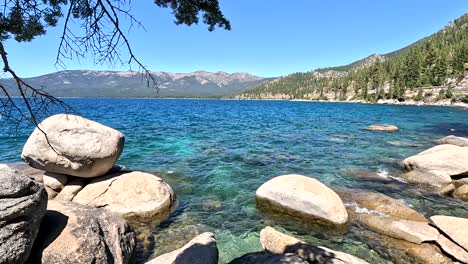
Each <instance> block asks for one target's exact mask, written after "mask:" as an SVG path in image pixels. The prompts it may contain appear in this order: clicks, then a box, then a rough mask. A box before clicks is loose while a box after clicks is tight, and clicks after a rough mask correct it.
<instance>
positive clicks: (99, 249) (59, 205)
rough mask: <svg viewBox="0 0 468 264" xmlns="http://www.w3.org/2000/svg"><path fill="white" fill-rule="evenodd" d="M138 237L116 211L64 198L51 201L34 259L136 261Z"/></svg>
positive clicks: (65, 263) (78, 262)
mask: <svg viewBox="0 0 468 264" xmlns="http://www.w3.org/2000/svg"><path fill="white" fill-rule="evenodd" d="M135 246H136V238H135V233H134V232H133V229H132V228H131V227H130V226H129V225H128V224H127V222H126V221H125V220H124V219H123V218H122V217H120V216H119V215H117V214H114V213H112V212H109V211H108V210H105V209H97V208H93V207H89V206H84V205H79V204H76V203H72V202H65V201H55V200H51V201H49V204H48V206H47V213H46V215H45V217H44V219H43V221H42V224H41V228H40V230H39V234H38V236H37V238H36V242H35V244H34V248H33V250H32V253H31V258H30V260H31V262H39V263H61V264H72V263H76V264H81V263H82V264H87V263H96V264H97V263H99V264H101V263H109V264H110V263H123V264H125V263H133V262H134V258H135Z"/></svg>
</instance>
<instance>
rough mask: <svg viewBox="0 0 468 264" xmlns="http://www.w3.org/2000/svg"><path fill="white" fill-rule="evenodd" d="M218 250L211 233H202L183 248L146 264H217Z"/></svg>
mask: <svg viewBox="0 0 468 264" xmlns="http://www.w3.org/2000/svg"><path fill="white" fill-rule="evenodd" d="M217 263H218V248H217V247H216V240H215V238H214V235H213V234H212V233H203V234H200V235H198V236H196V237H195V238H194V239H192V240H190V242H189V243H187V244H186V245H185V246H184V247H182V248H180V249H178V250H175V251H172V252H169V253H166V254H164V255H161V256H159V257H156V258H154V259H152V260H150V261H149V262H146V264H217Z"/></svg>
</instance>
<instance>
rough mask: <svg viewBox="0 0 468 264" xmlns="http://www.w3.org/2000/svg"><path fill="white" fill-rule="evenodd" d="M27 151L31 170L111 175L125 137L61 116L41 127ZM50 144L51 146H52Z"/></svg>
mask: <svg viewBox="0 0 468 264" xmlns="http://www.w3.org/2000/svg"><path fill="white" fill-rule="evenodd" d="M39 127H40V128H41V129H42V130H43V131H44V132H45V133H46V134H47V139H46V137H45V135H44V133H43V132H42V131H41V130H39V128H36V129H35V130H34V131H33V133H32V134H31V135H30V136H29V138H28V140H27V141H26V144H25V145H24V147H23V152H22V153H21V158H22V159H23V160H24V161H25V162H26V163H28V164H29V165H30V166H32V167H34V168H37V169H42V170H45V171H49V172H54V173H59V174H67V175H73V176H78V177H84V178H91V177H96V176H101V175H104V174H105V173H107V172H108V171H109V170H110V169H111V168H112V166H113V165H114V163H115V161H116V160H117V159H118V157H119V156H120V153H121V152H122V149H123V146H124V141H125V138H124V135H123V134H122V133H120V132H119V131H117V130H115V129H112V128H110V127H107V126H104V125H102V124H99V123H97V122H94V121H91V120H88V119H86V118H83V117H80V116H75V115H67V114H60V115H54V116H51V117H49V118H47V119H45V120H44V121H42V122H41V123H40V124H39ZM49 143H50V144H49Z"/></svg>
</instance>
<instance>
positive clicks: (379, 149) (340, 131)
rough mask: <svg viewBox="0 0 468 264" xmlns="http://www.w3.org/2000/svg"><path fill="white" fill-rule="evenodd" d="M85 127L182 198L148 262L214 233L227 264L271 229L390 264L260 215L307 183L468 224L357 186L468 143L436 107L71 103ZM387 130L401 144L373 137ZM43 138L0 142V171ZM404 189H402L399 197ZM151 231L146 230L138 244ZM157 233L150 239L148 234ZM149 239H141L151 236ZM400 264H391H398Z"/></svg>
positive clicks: (352, 242) (429, 201) (452, 211)
mask: <svg viewBox="0 0 468 264" xmlns="http://www.w3.org/2000/svg"><path fill="white" fill-rule="evenodd" d="M67 102H68V103H69V104H71V105H72V106H73V107H74V108H75V109H76V110H77V111H78V112H79V113H80V114H81V115H83V116H85V117H87V118H89V119H92V120H96V121H98V122H101V123H103V124H105V125H108V126H111V127H113V128H115V129H117V130H119V131H121V132H123V133H124V134H125V136H126V144H125V149H124V152H123V154H122V156H121V158H120V160H119V161H118V164H122V165H125V166H126V167H128V168H130V169H135V170H144V171H148V172H152V173H155V174H157V175H159V176H160V177H161V178H163V179H164V180H166V181H167V182H168V183H169V184H170V185H171V186H172V187H173V189H174V190H175V192H176V193H177V199H178V207H177V209H176V210H175V212H174V213H173V215H172V216H171V218H170V219H169V220H167V221H165V222H163V223H162V224H161V225H159V226H151V227H149V229H150V232H146V233H147V235H146V239H145V242H144V243H143V242H141V243H139V249H138V261H139V262H144V261H145V260H148V259H150V258H152V257H153V256H155V255H160V254H162V253H165V252H167V251H170V250H174V249H176V248H177V247H180V246H182V245H183V244H184V243H185V242H187V241H189V240H190V239H191V238H193V237H194V236H195V235H196V234H197V233H199V232H203V231H210V232H213V233H214V234H215V236H216V239H217V243H218V248H219V251H220V262H221V263H227V262H229V261H230V260H232V259H233V258H235V257H238V256H241V255H242V254H245V253H247V252H254V251H259V250H261V245H260V243H259V241H258V234H259V231H260V230H261V229H262V228H263V227H265V226H266V225H270V226H273V227H274V228H277V229H278V230H280V231H283V232H286V233H288V234H292V235H294V236H296V237H298V238H300V239H303V240H305V241H307V242H310V243H313V244H315V245H323V246H327V247H330V248H333V249H336V250H342V251H344V252H348V253H351V254H354V255H356V256H359V257H361V258H364V259H366V260H368V261H369V262H371V263H387V261H385V260H384V258H385V256H383V255H382V254H381V253H379V252H378V251H376V250H375V249H374V248H373V247H372V245H370V244H368V241H366V240H365V239H362V238H361V237H360V236H359V234H358V232H352V231H349V232H347V233H345V234H340V235H336V234H333V233H327V232H322V231H319V230H315V229H314V228H310V227H308V226H307V225H303V224H299V223H295V222H294V221H288V220H285V219H277V218H270V217H268V216H265V215H263V214H262V213H261V212H259V211H257V209H256V205H255V191H256V189H257V188H258V187H259V186H260V185H261V184H263V183H264V182H265V181H267V180H269V179H271V178H272V177H275V176H278V175H282V174H290V173H297V174H303V175H308V176H313V177H315V178H317V179H318V180H320V181H321V182H323V183H325V184H327V185H328V186H330V187H332V188H336V187H351V188H360V189H368V190H375V191H379V192H382V193H385V194H387V195H389V196H392V197H394V198H396V199H400V200H401V201H404V202H405V203H406V204H408V205H410V206H411V207H413V208H414V209H416V210H417V211H419V212H421V213H423V214H425V215H426V216H431V215H433V214H448V215H455V216H461V217H468V212H467V211H468V210H466V209H465V206H466V203H464V202H461V201H458V200H455V199H453V198H450V197H442V196H437V195H430V194H424V195H416V194H415V192H414V189H415V186H413V185H410V184H405V183H400V182H398V181H395V184H383V183H379V182H371V181H363V180H358V179H353V178H352V177H349V176H346V175H345V173H344V170H345V169H350V168H351V169H361V170H368V171H371V172H379V173H380V174H381V175H384V176H388V177H397V176H398V173H400V169H399V167H398V165H397V162H398V161H400V160H402V159H403V158H405V157H407V156H410V155H413V154H416V153H418V152H419V151H422V150H424V149H427V148H429V147H431V146H433V145H435V143H434V141H433V140H435V139H437V138H440V137H443V136H446V135H450V134H454V135H460V136H468V111H467V110H463V109H456V108H448V107H432V106H422V107H418V106H386V105H368V104H347V103H319V102H288V101H224V100H152V99H148V100H146V99H67ZM376 123H388V124H393V125H396V126H398V127H399V128H400V129H401V131H400V132H398V133H379V132H368V131H364V130H362V128H363V127H365V126H367V125H370V124H376ZM31 131H32V128H21V129H20V130H19V131H18V132H17V133H15V131H13V130H9V129H8V128H4V129H3V130H2V131H1V132H0V141H1V144H0V161H2V162H14V161H19V156H20V153H21V149H22V146H23V144H24V142H25V141H26V139H27V137H28V136H29V134H30V132H31ZM395 186H396V187H395ZM142 228H143V227H137V229H138V230H139V232H144V231H141V229H142ZM146 228H148V227H146ZM140 237H141V236H140ZM388 263H390V262H388Z"/></svg>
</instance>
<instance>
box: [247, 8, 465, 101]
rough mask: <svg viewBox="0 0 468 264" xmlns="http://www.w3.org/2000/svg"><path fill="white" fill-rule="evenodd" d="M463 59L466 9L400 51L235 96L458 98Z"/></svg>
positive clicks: (299, 75) (292, 76) (462, 93)
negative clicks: (427, 35)
mask: <svg viewBox="0 0 468 264" xmlns="http://www.w3.org/2000/svg"><path fill="white" fill-rule="evenodd" d="M466 62H468V14H465V15H463V16H462V17H460V18H458V19H456V20H455V21H454V22H452V23H450V24H448V25H447V26H446V27H445V28H444V29H442V30H440V31H439V32H437V33H435V34H433V35H431V36H429V37H426V38H424V39H422V40H419V41H417V42H416V43H414V44H412V45H410V46H408V47H406V48H403V49H400V50H398V51H395V52H392V53H389V54H385V55H372V56H370V57H368V58H366V59H363V60H360V61H357V62H354V63H352V64H349V65H346V66H340V67H333V68H326V69H318V70H315V71H312V72H306V73H294V74H290V75H288V76H286V77H283V78H280V79H277V80H274V81H272V82H269V83H267V84H263V85H260V86H258V87H256V88H255V89H253V90H250V91H247V92H244V93H242V94H241V95H239V96H238V98H260V99H262V98H264V99H312V100H364V101H369V102H375V101H377V100H379V99H396V100H400V101H403V100H408V99H413V100H416V101H422V100H441V99H447V98H454V97H457V98H458V99H462V98H464V97H465V96H466V95H467V94H468V89H466V88H467V87H465V83H463V82H464V81H466V80H463V79H464V63H466ZM434 91H437V93H436V94H434Z"/></svg>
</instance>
